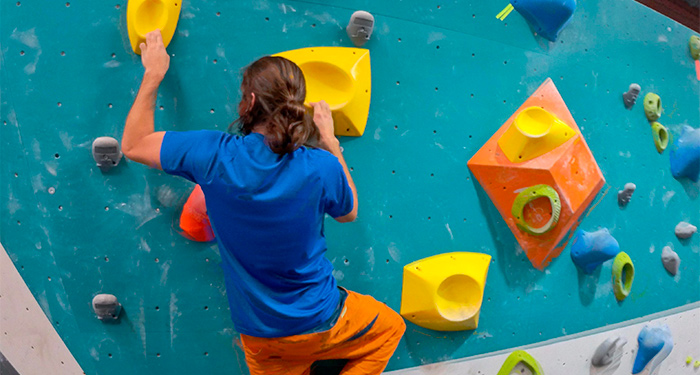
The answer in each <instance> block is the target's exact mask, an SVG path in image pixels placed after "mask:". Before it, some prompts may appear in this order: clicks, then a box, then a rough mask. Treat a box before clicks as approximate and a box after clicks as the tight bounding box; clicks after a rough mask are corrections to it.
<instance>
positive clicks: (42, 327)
mask: <svg viewBox="0 0 700 375" xmlns="http://www.w3.org/2000/svg"><path fill="white" fill-rule="evenodd" d="M0 352H2V354H3V355H4V356H5V358H6V359H7V361H8V362H10V363H11V364H12V366H13V367H14V368H15V370H17V372H18V373H20V374H23V375H25V374H26V375H29V374H83V370H82V369H81V368H80V365H78V362H76V360H75V358H74V357H73V355H72V354H71V352H70V351H69V350H68V348H67V347H66V344H64V343H63V340H61V337H60V336H59V335H58V333H57V332H56V330H55V329H54V327H53V325H52V324H51V322H50V321H49V319H48V318H47V317H46V315H45V314H44V311H43V310H42V309H41V307H39V303H38V302H37V301H36V299H34V296H33V295H32V293H31V292H30V291H29V288H28V287H27V284H25V283H24V280H23V279H22V276H21V275H20V274H19V272H17V268H15V265H14V264H13V263H12V260H11V259H10V257H9V256H8V255H7V253H6V252H5V248H4V247H3V246H2V245H0Z"/></svg>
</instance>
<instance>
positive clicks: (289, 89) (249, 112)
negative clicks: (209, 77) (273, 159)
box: [231, 56, 318, 154]
mask: <svg viewBox="0 0 700 375" xmlns="http://www.w3.org/2000/svg"><path fill="white" fill-rule="evenodd" d="M241 91H242V93H243V98H242V99H241V102H240V103H239V104H238V113H239V114H240V117H239V118H238V119H237V120H236V121H235V122H234V123H233V124H231V126H233V125H234V124H237V125H238V127H239V129H240V131H241V132H242V133H243V134H245V135H248V134H250V133H251V132H252V131H253V128H255V127H259V126H264V127H265V128H264V130H265V134H266V135H265V142H266V143H267V145H268V146H269V147H270V149H271V150H272V151H274V152H275V153H277V154H287V153H291V152H294V150H296V149H298V148H299V147H301V146H303V145H306V144H309V143H313V142H314V141H315V140H317V138H318V129H317V128H316V126H315V125H314V124H313V120H312V118H311V116H310V115H309V114H308V113H307V112H306V108H305V107H304V98H305V97H306V82H305V81H304V75H303V73H302V72H301V69H299V67H298V66H297V65H296V64H294V63H293V62H291V61H289V60H287V59H285V58H283V57H271V56H266V57H263V58H261V59H259V60H257V61H255V62H254V63H252V64H251V65H250V66H249V67H248V68H246V70H245V71H244V73H243V82H242V84H241ZM251 93H254V94H255V101H254V102H252V96H251ZM251 102H252V103H251Z"/></svg>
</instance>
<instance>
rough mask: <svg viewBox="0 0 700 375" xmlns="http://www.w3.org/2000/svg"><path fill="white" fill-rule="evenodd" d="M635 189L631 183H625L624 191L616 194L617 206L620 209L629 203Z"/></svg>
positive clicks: (635, 186)
mask: <svg viewBox="0 0 700 375" xmlns="http://www.w3.org/2000/svg"><path fill="white" fill-rule="evenodd" d="M636 189H637V185H635V184H633V183H631V182H628V183H626V184H625V188H624V190H620V191H618V192H617V204H619V205H620V207H624V206H626V205H627V203H629V202H630V199H632V194H633V193H634V191H635V190H636Z"/></svg>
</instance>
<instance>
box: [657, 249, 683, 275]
mask: <svg viewBox="0 0 700 375" xmlns="http://www.w3.org/2000/svg"><path fill="white" fill-rule="evenodd" d="M661 262H662V263H663V264H664V268H665V269H666V271H668V273H670V274H671V275H673V276H676V274H677V273H678V267H680V265H681V258H680V257H679V256H678V254H677V253H676V252H675V251H673V249H671V246H664V250H663V251H662V252H661Z"/></svg>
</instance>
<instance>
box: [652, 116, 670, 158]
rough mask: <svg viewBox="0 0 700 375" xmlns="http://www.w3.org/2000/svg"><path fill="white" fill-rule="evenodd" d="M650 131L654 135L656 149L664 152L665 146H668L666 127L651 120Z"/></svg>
mask: <svg viewBox="0 0 700 375" xmlns="http://www.w3.org/2000/svg"><path fill="white" fill-rule="evenodd" d="M651 132H652V135H653V136H654V145H656V151H658V152H659V154H660V153H662V152H664V150H665V149H666V147H668V138H669V136H668V129H666V127H665V126H663V125H661V124H659V123H658V122H653V123H652V124H651Z"/></svg>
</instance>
